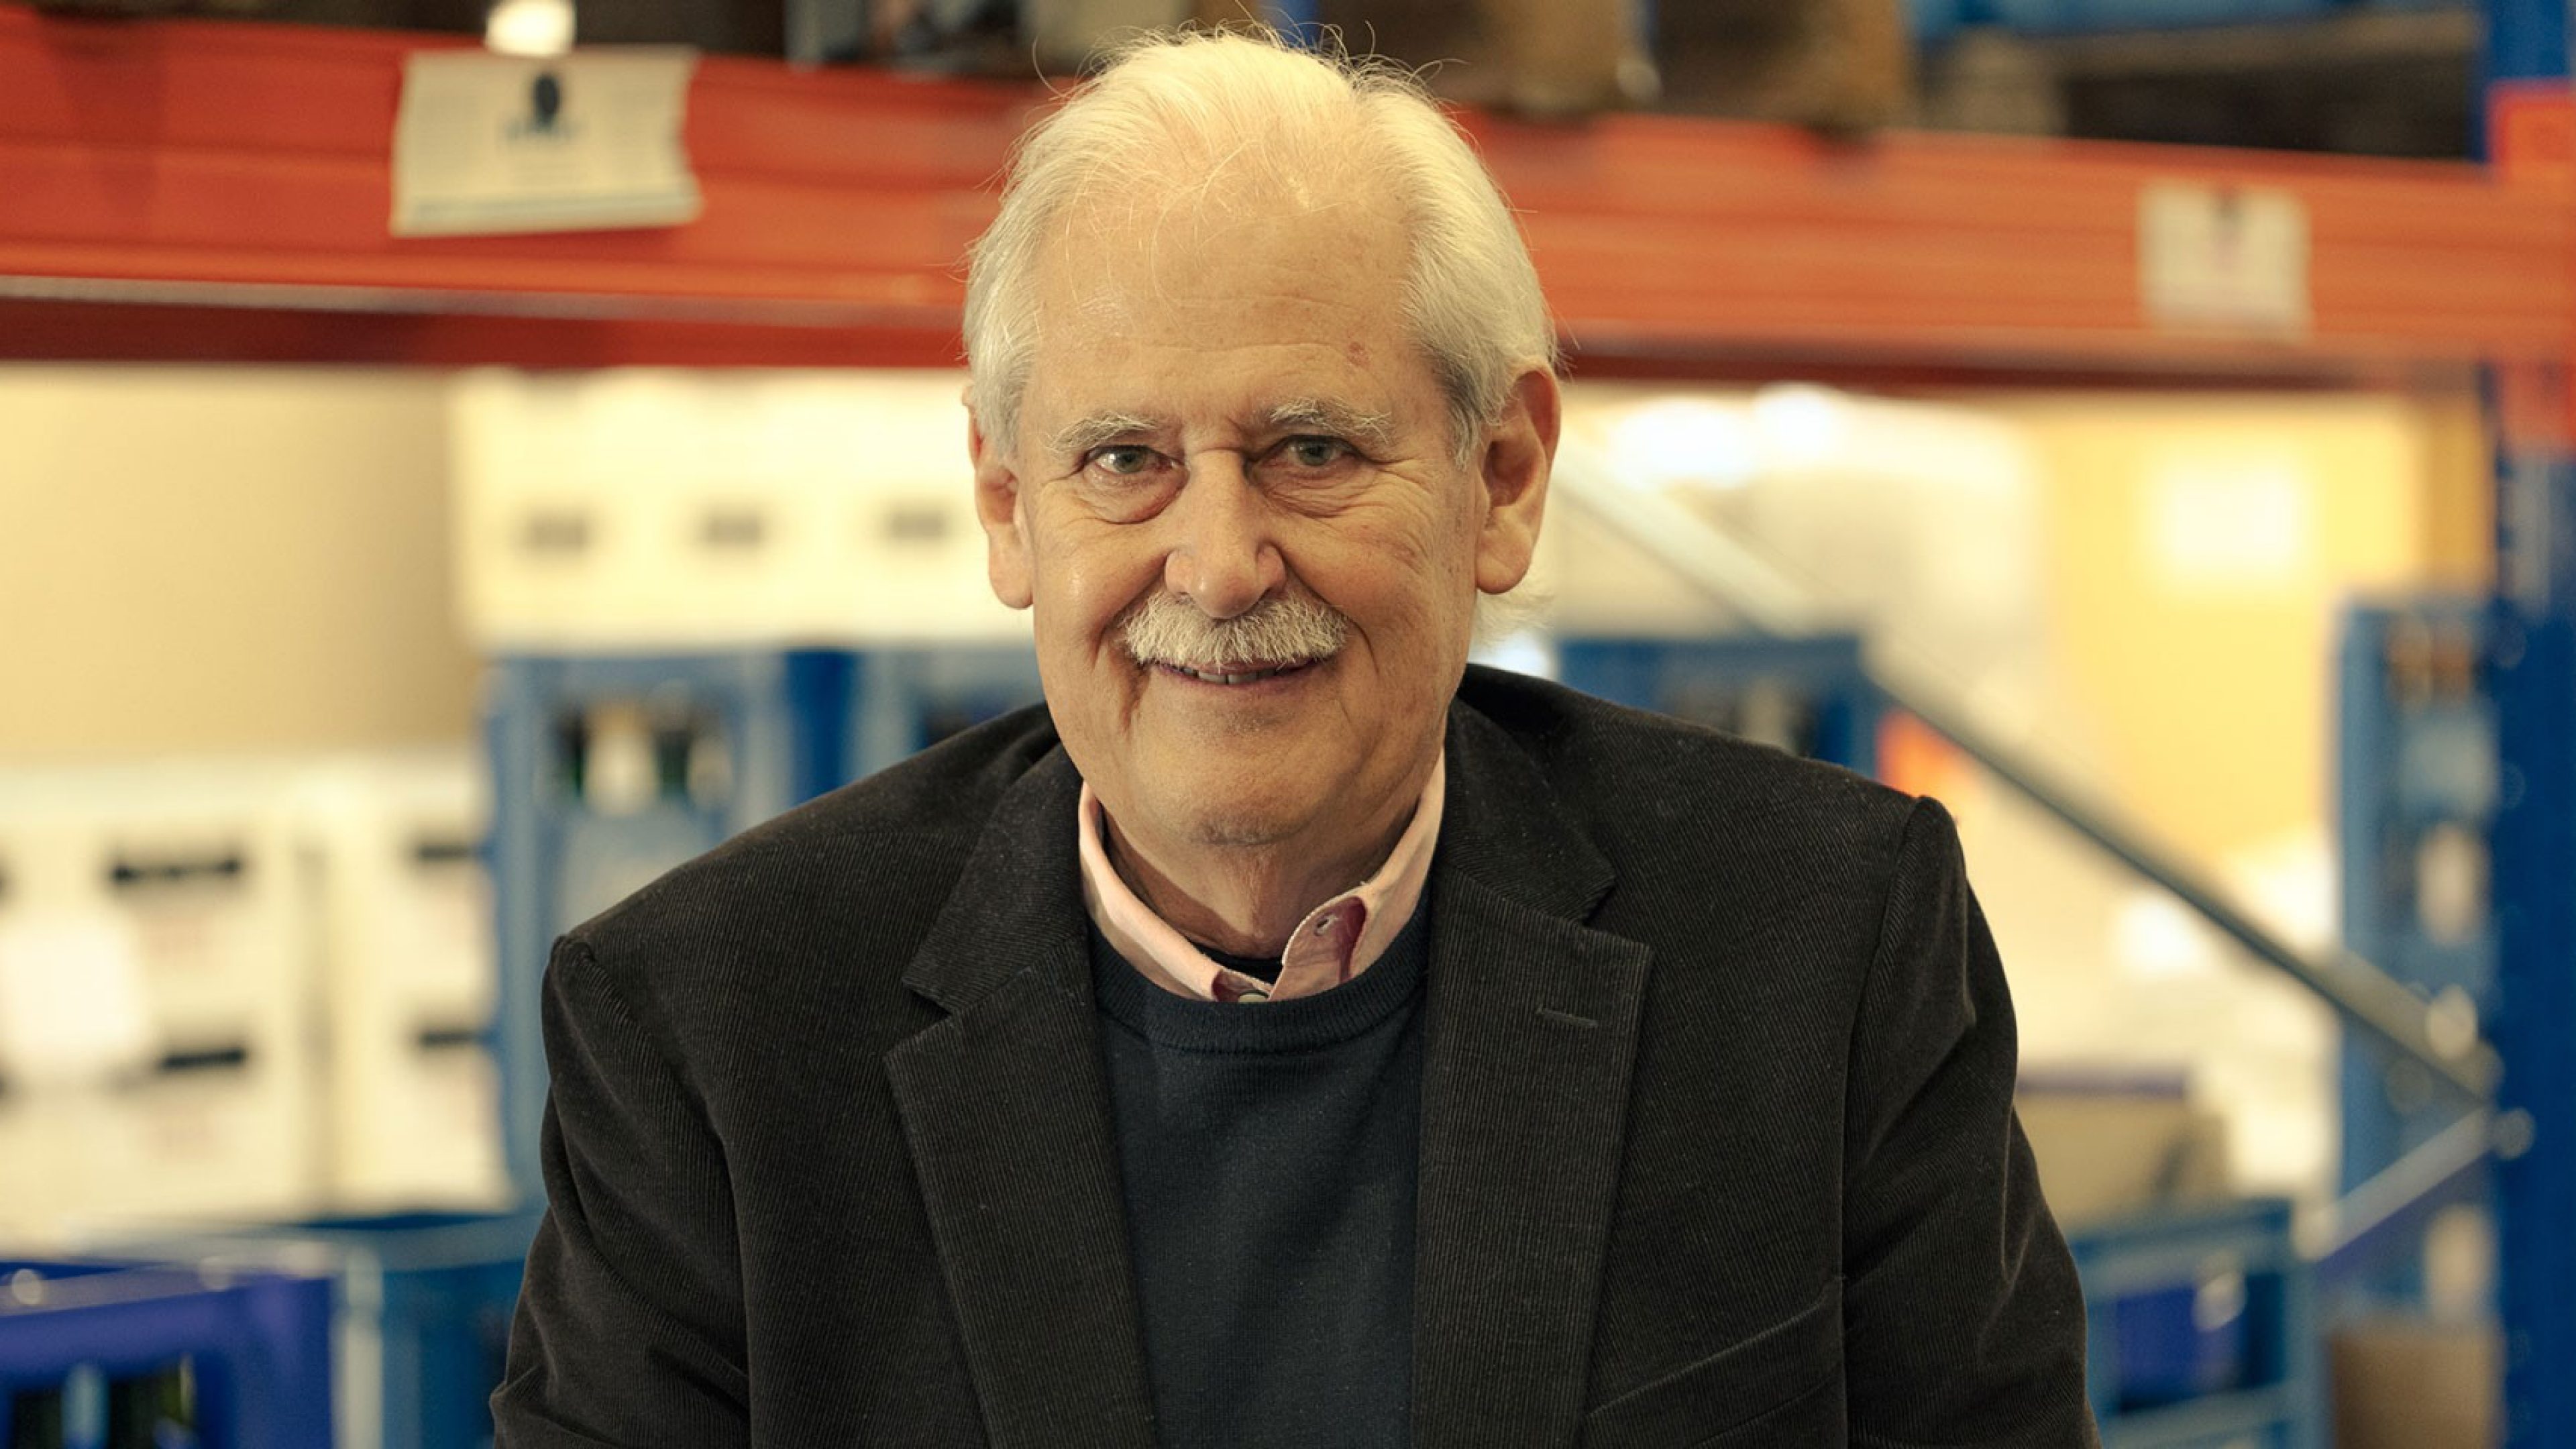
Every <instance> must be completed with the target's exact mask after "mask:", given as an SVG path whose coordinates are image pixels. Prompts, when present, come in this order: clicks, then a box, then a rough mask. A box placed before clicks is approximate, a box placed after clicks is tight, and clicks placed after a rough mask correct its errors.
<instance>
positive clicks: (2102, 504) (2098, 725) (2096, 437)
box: [1980, 394, 2484, 863]
mask: <svg viewBox="0 0 2576 1449" xmlns="http://www.w3.org/2000/svg"><path fill="white" fill-rule="evenodd" d="M1980 405H1981V406H1982V407H1984V408H1986V409H1988V410H1990V411H1992V412H1994V413H1995V414H1997V415H1999V416H2003V417H2007V418H2009V419H2010V420H2012V421H2013V422H2014V423H2016V424H2018V425H2019V426H2021V427H2022V428H2023V429H2024V430H2025V432H2026V436H2027V437H2028V438H2029V439H2030V440H2031V442H2032V444H2033V446H2034V447H2035V448H2036V449H2037V450H2038V451H2039V453H2040V455H2041V457H2042V459H2043V462H2042V467H2041V472H2042V474H2043V476H2044V477H2045V479H2046V480H2047V481H2046V484H2045V487H2044V502H2043V514H2044V518H2043V531H2044V534H2045V536H2046V538H2047V540H2048V547H2047V552H2048V559H2047V569H2048V574H2049V578H2048V585H2047V596H2048V599H2049V606H2050V629H2051V634H2052V642H2051V653H2052V656H2053V661H2052V670H2053V672H2055V673H2056V674H2057V676H2058V678H2059V679H2060V680H2061V681H2062V684H2063V693H2062V697H2064V698H2067V699H2069V700H2070V701H2072V702H2073V703H2075V704H2076V706H2077V707H2078V708H2079V709H2080V710H2081V711H2082V713H2083V715H2084V718H2083V719H2082V720H2081V722H2080V724H2081V727H2082V729H2083V730H2084V733H2085V734H2086V735H2087V736H2088V742H2089V743H2090V745H2091V746H2092V750H2091V754H2092V756H2093V758H2094V760H2095V762H2096V764H2097V765H2098V767H2099V769H2100V773H2101V776H2102V779H2101V781H2100V783H2101V785H2102V787H2103V788H2104V789H2105V790H2106V791H2107V792H2108V793H2110V794H2111V795H2112V796H2113V797H2114V798H2117V799H2118V800H2120V801H2121V802H2122V803H2123V804H2125V805H2127V806H2128V807H2130V808H2131V809H2132V810H2133V811H2135V812H2136V814H2137V815H2138V817H2139V818H2141V819H2143V820H2145V821H2147V822H2148V823H2149V824H2151V825H2152V826H2154V827H2155V828H2156V829H2157V831H2158V833H2159V834H2160V835H2161V836H2163V837H2164V838H2166V839H2169V840H2171V841H2173V842H2174V843H2175V844H2178V845H2180V846H2182V847H2184V848H2185V849H2186V850H2188V851H2190V852H2191V853H2193V854H2194V855H2197V856H2199V857H2201V858H2202V859H2203V860H2205V861H2209V862H2213V863H2214V862H2216V861H2218V860H2220V859H2222V858H2224V857H2226V856H2228V855H2229V854H2231V853H2232V852H2237V851H2242V850H2247V849H2255V848H2260V847H2261V846H2263V845H2264V844H2265V843H2267V842H2269V841H2273V840H2277V839H2279V838H2281V837H2283V836H2286V835H2291V834H2296V833H2300V832H2313V831H2315V830H2317V829H2318V828H2320V827H2321V826H2322V825H2324V824H2326V823H2327V821H2328V818H2329V812H2330V810H2331V805H2330V801H2331V799H2332V796H2331V785H2332V780H2331V773H2330V772H2331V770H2332V768H2333V740H2334V734H2333V731H2334V727H2335V726H2334V718H2333V714H2332V711H2331V694H2332V688H2333V683H2332V681H2333V672H2332V671H2333V669H2334V648H2335V621H2336V617H2337V612H2338V610H2339V609H2340V607H2341V605H2342V604H2343V602H2344V601H2345V600H2347V599H2349V598H2351V597H2353V596H2355V595H2366V594H2370V593H2373V592H2387V591H2395V590H2401V589H2410V588H2421V587H2426V586H2432V585H2454V586H2457V585H2461V584H2466V583H2468V582H2470V578H2469V577H2468V576H2470V575H2473V574H2474V572H2475V567H2476V565H2475V559H2474V557H2473V554H2474V550H2473V548H2472V547H2471V545H2472V543H2473V542H2474V540H2475V539H2476V538H2477V537H2478V536H2480V532H2481V530H2482V529H2483V527H2484V524H2483V521H2482V520H2481V519H2466V518H2462V517H2460V516H2458V515H2459V514H2460V513H2461V512H2462V511H2463V510H2464V509H2471V508H2474V507H2475V506H2476V500H2477V498H2478V497H2479V496H2480V495H2479V494H2478V493H2477V490H2476V489H2475V488H2474V486H2473V484H2474V481H2475V480H2474V472H2475V464H2476V462H2477V460H2476V458H2475V457H2474V449H2473V448H2471V447H2467V446H2464V445H2463V443H2462V441H2461V435H2462V433H2463V430H2464V429H2465V430H2466V432H2467V434H2468V435H2469V436H2470V438H2471V439H2472V440H2473V439H2474V435H2475V427H2474V422H2475V420H2474V414H2473V412H2472V413H2469V414H2468V415H2467V416H2466V417H2465V420H2464V417H2463V411H2462V410H2463V407H2464V406H2465V405H2464V404H2462V403H2460V402H2459V401H2457V400H2449V401H2438V402H2434V403H2429V404H2428V403H2426V402H2423V401H2419V400H2412V399H2405V398H2397V397H2387V396H2375V395H2366V394H2355V395H2332V396H2304V395H2289V396H2272V397H2260V396H2225V395H2195V396H2162V395H2143V396H2127V397H2122V396H2109V395H2104V396H2056V397H2048V398H2021V399H2014V398H1989V399H1985V400H1982V401H1981V404H1980ZM2464 470H2466V471H2468V472H2469V473H2470V474H2471V476H2470V477H2469V478H2468V479H2466V480H2463V479H2462V478H2460V477H2457V476H2454V475H2457V474H2460V473H2462V472H2463V471H2464Z"/></svg>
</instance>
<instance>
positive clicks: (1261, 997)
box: [1235, 991, 1270, 1001]
mask: <svg viewBox="0 0 2576 1449" xmlns="http://www.w3.org/2000/svg"><path fill="white" fill-rule="evenodd" d="M1269 999H1270V993H1269V992H1267V991H1246V992H1245V993H1243V994H1242V995H1241V996H1238V997H1236V998H1235V1000H1237V1001H1268V1000H1269Z"/></svg>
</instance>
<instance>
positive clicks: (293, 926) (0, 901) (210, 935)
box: [0, 764, 322, 1240]
mask: <svg viewBox="0 0 2576 1449" xmlns="http://www.w3.org/2000/svg"><path fill="white" fill-rule="evenodd" d="M288 793H289V792H288V788H287V777H286V775H285V773H284V772H283V770H282V769H280V768H279V767H276V766H274V765H268V764H223V765H204V766H161V765H154V766H134V767H99V768H63V769H46V770H13V771H8V772H0V874H5V876H6V878H7V880H8V889H7V893H6V895H5V896H0V941H4V942H5V949H0V956H5V957H6V958H7V960H8V962H9V964H8V966H7V969H8V970H10V971H12V972H14V973H17V981H16V985H17V986H18V987H19V988H21V989H19V990H17V991H14V992H12V993H11V994H10V996H9V998H8V999H11V1000H14V1001H17V1002H19V1003H20V1009H21V1010H26V1009H28V1007H27V1003H29V1002H31V1001H39V1000H41V1001H42V1002H43V1005H42V1006H41V1007H40V1008H37V1009H39V1010H41V1011H42V1012H45V1013H49V1014H51V1015H53V1016H55V1017H58V1018H59V1019H58V1020H52V1021H21V1022H18V1023H14V1024H13V1031H12V1032H7V1033H0V1039H10V1038H12V1037H14V1039H15V1040H17V1041H18V1042H20V1043H21V1049H20V1050H19V1051H18V1052H17V1053H16V1055H15V1059H13V1060H7V1061H0V1075H5V1076H7V1077H8V1079H9V1087H8V1090H7V1092H6V1093H5V1095H0V1182H7V1183H9V1184H11V1187H12V1190H11V1191H9V1192H5V1193H0V1231H6V1232H8V1233H10V1234H11V1235H13V1236H17V1237H21V1238H29V1237H32V1238H36V1239H39V1240H42V1239H46V1238H51V1237H54V1236H58V1235H60V1234H61V1233H63V1232H66V1231H70V1230H74V1229H78V1228H83V1227H86V1226H89V1225H93V1224H97V1223H103V1222H121V1221H134V1220H159V1219H170V1218H187V1217H195V1216H201V1215H209V1214H230V1215H262V1214H272V1213H294V1212H307V1211H311V1210H312V1209H313V1208H314V1207H315V1206H317V1205H318V1203H319V1201H320V1194H321V1187H322V1181H321V1151H320V1145H321V1144H320V1133H319V1130H318V1126H319V1124H318V1121H317V1113H316V1102H317V1098H316V1095H315V1093H316V1085H317V1083H316V1074H317V1067H318V1063H317V1060H316V1055H317V1045H318V1035H319V1028H320V1024H319V1022H318V1020H317V1018H316V1017H315V1015H314V1002H315V995H314V991H313V981H314V976H313V972H314V951H315V947H316V942H315V939H314V936H313V932H312V921H313V915H312V910H311V902H310V890H311V880H310V877H309V875H308V870H307V863H306V861H305V860H304V859H303V856H302V852H301V850H300V848H299V845H298V841H297V836H296V830H295V825H294V820H293V817H292V812H291V810H290V809H289V805H288V799H287V796H288ZM70 943H83V944H80V945H78V946H77V948H75V946H74V945H73V944H70ZM101 943H106V944H101ZM29 988H50V989H44V990H31V989H29ZM103 1016H113V1017H115V1018H117V1019H116V1020H113V1021H103V1020H100V1019H99V1018H101V1017H103ZM65 1035H79V1036H83V1037H91V1038H96V1039H99V1040H109V1039H121V1040H124V1041H126V1042H127V1043H129V1044H131V1045H132V1046H133V1047H134V1048H135V1050H133V1051H130V1052H119V1053H114V1054H102V1055H100V1056H99V1057H98V1058H97V1059H96V1060H95V1061H93V1062H90V1063H88V1064H87V1065H83V1064H81V1063H79V1062H77V1061H65V1060H51V1061H41V1062H40V1061H38V1060H36V1057H37V1056H38V1055H39V1054H38V1053H33V1052H28V1051H26V1050H25V1049H24V1044H25V1043H26V1042H28V1041H31V1040H34V1041H42V1040H45V1039H48V1038H54V1037H59V1036H65Z"/></svg>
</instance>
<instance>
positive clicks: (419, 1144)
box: [297, 749, 507, 1212]
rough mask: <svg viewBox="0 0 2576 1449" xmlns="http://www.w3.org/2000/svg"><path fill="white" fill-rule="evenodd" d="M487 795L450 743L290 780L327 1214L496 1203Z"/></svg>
mask: <svg viewBox="0 0 2576 1449" xmlns="http://www.w3.org/2000/svg"><path fill="white" fill-rule="evenodd" d="M487 797H488V790H487V788H486V785H485V783H484V779H483V769H482V763H481V760H480V758H479V757H478V756H476V755H475V754H473V753H472V752H471V751H467V750H462V749H460V750H453V751H443V752H422V753H418V754H412V755H405V756H393V757H369V758H364V759H347V760H337V761H332V762H329V763H326V764H322V765H318V766H316V767H314V768H312V769H310V770H309V771H307V772H305V773H304V775H303V777H302V779H301V780H300V781H299V786H298V790H297V821H298V829H299V835H300V837H301V838H302V839H303V840H304V842H305V843H306V847H307V851H308V856H309V858H311V859H312V860H314V861H315V862H316V873H317V889H316V895H315V901H316V906H317V908H318V910H319V917H320V933H321V942H322V952H321V959H322V961H323V963H324V970H323V982H322V994H323V999H324V1004H325V1010H326V1012H327V1020H328V1023H329V1033H330V1034H329V1040H330V1046H329V1051H328V1068H327V1072H326V1076H325V1078H324V1092H323V1104H324V1117H325V1122H326V1140H327V1144H328V1145H327V1156H328V1174H329V1191H330V1198H331V1203H332V1206H333V1208H334V1209H335V1210H337V1211H342V1212H357V1211H381V1210H391V1209H414V1208H432V1207H485V1206H493V1205H497V1204H499V1203H500V1202H502V1201H503V1199H504V1198H505V1197H506V1196H507V1186H506V1184H505V1182H504V1181H503V1175H502V1170H501V1149H500V1115H499V1114H500V1103H499V1083H498V1081H497V1080H496V1076H495V1069H494V1066H493V1059H492V1053H491V1049H490V1045H489V1038H488V1033H489V1029H490V1026H491V1022H492V1012H493V1005H494V978H495V969H494V965H493V937H492V905H491V888H490V882H489V880H488V879H487V877H486V874H485V871H484V867H483V863H482V857H481V846H482V841H483V837H484V833H485V828H486V821H487V820H488V818H489V815H490V806H489V801H488V798H487Z"/></svg>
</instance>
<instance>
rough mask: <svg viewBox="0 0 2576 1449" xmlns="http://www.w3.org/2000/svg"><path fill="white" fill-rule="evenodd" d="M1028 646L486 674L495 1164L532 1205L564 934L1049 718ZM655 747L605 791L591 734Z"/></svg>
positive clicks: (514, 667) (600, 661)
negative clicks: (549, 1024)
mask: <svg viewBox="0 0 2576 1449" xmlns="http://www.w3.org/2000/svg"><path fill="white" fill-rule="evenodd" d="M1038 694H1039V690H1038V678H1037V663H1036V659H1035V656H1034V655H1033V654H1032V653H1031V651H1030V650H1029V649H1028V648H1026V647H1025V646H1015V645H992V646H961V647H949V648H938V649H931V648H907V649H879V650H834V649H807V650H743V651H735V652H725V653H703V654H668V655H636V656H525V655H522V656H514V657H507V658H502V659H498V660H494V661H492V662H491V663H490V665H489V666H488V671H487V675H486V687H485V702H484V743H485V750H486V755H487V758H488V760H489V762H490V767H491V771H492V781H493V790H492V798H493V815H492V838H491V842H490V856H491V866H492V878H493V908H494V916H495V925H496V930H497V933H498V935H497V939H498V957H499V966H500V990H501V1001H502V1003H503V1005H502V1008H501V1010H500V1011H499V1012H498V1013H497V1017H498V1020H497V1022H496V1024H495V1035H496V1038H497V1039H496V1042H495V1044H494V1055H495V1057H496V1059H497V1060H498V1062H499V1063H500V1074H501V1103H502V1146H503V1151H504V1154H505V1161H506V1162H507V1164H508V1166H509V1169H510V1177H511V1181H512V1183H513V1184H514V1185H515V1186H516V1187H517V1188H518V1189H519V1191H520V1193H521V1195H522V1197H523V1199H524V1200H526V1201H529V1202H536V1201H539V1200H541V1199H542V1197H543V1194H544V1187H543V1183H542V1181H541V1179H540V1176H539V1171H538V1165H537V1138H538V1130H539V1127H540V1124H541V1123H542V1120H543V1114H544V1104H545V1095H546V1070H545V1043H544V1038H543V1035H542V1032H541V1029H540V1024H539V1010H538V1000H539V985H540V983H541V982H542V980H543V978H544V974H545V965H546V956H547V953H548V951H549V950H550V948H551V945H552V943H553V941H554V939H555V937H556V936H558V935H559V934H561V933H562V932H563V931H565V930H567V929H569V928H570V927H572V926H575V925H577V924H579V923H580V922H582V921H584V920H586V919H588V918H589V917H590V916H592V915H594V914H596V913H598V912H599V911H601V910H604V909H606V908H607V907H608V906H610V905H613V904H615V903H616V902H617V901H618V900H620V899H622V898H623V897H624V896H626V895H627V894H628V893H630V892H632V891H633V890H635V889H636V888H637V887H639V886H642V885H644V884H646V883H647V882H649V881H651V880H652V879H653V878H654V877H656V876H658V875H660V874H661V873H662V872H664V871H666V870H668V869H670V868H671V867H673V866H675V865H678V864H680V863H681V862H683V861H685V860H688V859H689V858H691V857H692V856H696V855H698V854H701V853H703V852H704V851H707V850H709V849H712V848H713V847H715V846H716V845H717V844H719V843H721V842H722V841H724V840H725V839H726V838H728V837H730V836H732V835H734V834H737V833H739V832H740V831H743V830H745V829H748V828H750V827H751V826H753V825H755V824H758V823H759V822H761V821H763V820H766V819H768V818H769V817H771V816H773V815H775V814H777V813H779V812H780V811H782V810H784V809H786V808H787V807H789V806H791V805H794V804H797V803H799V802H802V801H804V800H808V799H811V798H813V797H814V796H816V795H820V794H822V793H824V792H825V791H827V790H831V789H834V788H836V787H838V786H840V785H843V784H846V783H848V782H850V781H852V780H855V779H858V778H859V777H861V776H863V775H866V774H869V773H872V772H874V771H876V770H879V769H882V768H884V767H885V766H887V765H890V764H893V763H894V762H895V761H897V760H900V759H902V758H903V757H905V756H906V755H909V754H911V753H913V752H914V751H915V750H918V749H920V748H922V747H923V746H924V745H927V744H929V743H932V742H933V741H934V740H936V739H938V738H940V737H941V736H944V735H946V734H948V733H951V732H953V731H955V730H957V729H962V728H964V727H966V726H968V725H971V724H975V723H978V722H980V721H982V720H984V719H988V718H991V717H992V716H994V715H998V714H1001V713H1003V712H1005V711H1007V710H1010V709H1014V708H1017V707H1019V706H1021V705H1024V704H1030V703H1034V702H1036V700H1037V698H1038ZM612 716H613V717H615V718H616V719H618V720H619V721H621V723H620V725H619V728H620V729H622V730H624V731H625V732H626V733H627V734H628V735H629V736H630V739H629V741H628V745H627V748H629V749H630V750H631V749H632V748H633V747H634V740H633V739H632V738H631V737H632V736H634V735H636V734H637V733H638V732H639V731H640V732H641V733H642V734H643V735H644V736H645V737H646V738H647V739H649V751H648V753H649V757H650V768H649V770H647V771H645V772H643V775H642V777H641V778H635V777H633V774H634V772H633V771H632V770H631V769H630V771H629V774H630V778H628V779H626V780H625V781H623V782H622V783H621V785H620V787H619V789H618V790H617V791H616V792H615V795H616V798H613V799H612V798H607V796H608V794H609V792H607V791H605V790H604V789H603V788H602V786H603V782H602V781H601V780H600V779H599V778H598V776H597V774H596V773H595V772H594V770H593V768H592V767H593V765H594V764H596V763H597V762H595V761H593V760H592V759H591V758H590V751H591V747H592V745H593V744H594V743H596V738H595V737H596V736H597V734H598V730H597V728H596V727H595V726H596V722H598V721H601V720H604V719H607V718H610V717H612Z"/></svg>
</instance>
